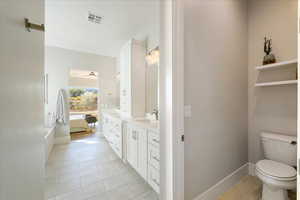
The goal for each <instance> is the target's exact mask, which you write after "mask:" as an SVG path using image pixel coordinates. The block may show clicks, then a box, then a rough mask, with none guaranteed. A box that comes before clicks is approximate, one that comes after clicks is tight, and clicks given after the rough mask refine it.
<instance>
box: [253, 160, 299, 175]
mask: <svg viewBox="0 0 300 200" xmlns="http://www.w3.org/2000/svg"><path fill="white" fill-rule="evenodd" d="M256 167H257V169H258V170H260V171H262V172H263V173H265V174H267V175H269V176H273V177H277V178H293V177H296V175H297V172H296V170H295V169H294V168H293V167H291V166H289V165H286V164H283V163H279V162H276V161H273V160H261V161H259V162H258V163H257V164H256Z"/></svg>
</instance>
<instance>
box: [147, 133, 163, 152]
mask: <svg viewBox="0 0 300 200" xmlns="http://www.w3.org/2000/svg"><path fill="white" fill-rule="evenodd" d="M148 132H149V133H148V142H149V144H152V145H154V146H156V147H158V148H159V143H160V137H159V134H158V133H157V132H154V131H148Z"/></svg>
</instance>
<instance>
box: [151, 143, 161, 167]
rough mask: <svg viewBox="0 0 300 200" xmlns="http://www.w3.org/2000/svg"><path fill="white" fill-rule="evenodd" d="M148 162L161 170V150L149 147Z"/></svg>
mask: <svg viewBox="0 0 300 200" xmlns="http://www.w3.org/2000/svg"><path fill="white" fill-rule="evenodd" d="M148 146H149V149H148V162H149V164H150V165H151V166H152V167H154V168H156V169H158V170H159V165H160V154H159V148H157V147H155V146H153V145H148Z"/></svg>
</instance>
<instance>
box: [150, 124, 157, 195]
mask: <svg viewBox="0 0 300 200" xmlns="http://www.w3.org/2000/svg"><path fill="white" fill-rule="evenodd" d="M159 143H160V136H159V132H158V131H153V130H148V183H149V185H150V186H151V187H152V188H153V189H154V190H155V191H156V192H157V193H159V188H160V151H159Z"/></svg>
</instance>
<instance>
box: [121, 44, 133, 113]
mask: <svg viewBox="0 0 300 200" xmlns="http://www.w3.org/2000/svg"><path fill="white" fill-rule="evenodd" d="M130 68H131V43H128V44H126V45H125V46H124V47H123V48H122V50H121V55H120V109H121V111H122V112H124V113H130V109H131V108H130V105H131V103H130V99H131V98H130V96H131V90H130V88H131V86H130V85H131V84H130V80H131V76H130Z"/></svg>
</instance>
